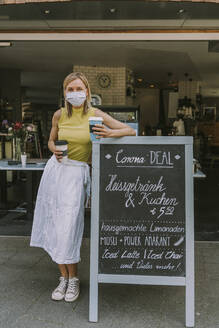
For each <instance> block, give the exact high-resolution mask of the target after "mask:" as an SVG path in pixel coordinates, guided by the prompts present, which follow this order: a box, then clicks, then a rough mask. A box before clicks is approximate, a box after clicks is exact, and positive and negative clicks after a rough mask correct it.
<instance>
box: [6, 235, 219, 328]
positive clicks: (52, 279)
mask: <svg viewBox="0 0 219 328" xmlns="http://www.w3.org/2000/svg"><path fill="white" fill-rule="evenodd" d="M195 254H196V256H195V259H196V279H195V281H196V301H195V304H196V306H195V318H196V326H195V327H196V328H219V311H218V308H219V299H218V295H219V243H208V242H198V243H196V251H195ZM81 258H82V261H81V263H80V265H79V276H80V280H81V294H80V297H79V299H78V300H77V301H76V302H74V303H69V304H68V303H66V302H64V301H61V302H54V301H52V300H51V299H50V297H51V291H52V290H53V288H54V287H55V286H56V284H57V279H58V270H57V267H56V264H54V263H53V262H52V261H51V259H50V258H49V256H48V255H47V253H46V252H44V251H43V250H42V249H39V248H34V247H29V237H0V266H1V270H0V290H1V297H0V328H95V327H96V328H127V327H128V328H143V327H145V328H183V327H184V325H185V288H184V287H175V286H171V287H170V286H144V285H122V284H100V286H99V322H98V323H89V322H88V311H89V303H88V300H89V240H88V239H84V240H83V244H82V251H81Z"/></svg>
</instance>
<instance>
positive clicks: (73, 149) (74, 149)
mask: <svg viewBox="0 0 219 328" xmlns="http://www.w3.org/2000/svg"><path fill="white" fill-rule="evenodd" d="M95 109H96V108H93V107H91V108H90V109H89V110H88V112H87V114H85V115H83V114H82V112H83V106H82V107H80V108H74V109H73V113H72V116H71V117H68V112H67V108H65V107H63V108H61V117H60V119H59V122H58V140H67V141H68V158H70V159H73V160H76V161H82V162H87V161H88V159H89V157H90V154H91V146H92V143H91V141H90V132H89V117H90V116H95Z"/></svg>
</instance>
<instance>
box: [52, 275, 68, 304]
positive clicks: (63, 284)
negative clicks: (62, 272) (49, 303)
mask: <svg viewBox="0 0 219 328" xmlns="http://www.w3.org/2000/svg"><path fill="white" fill-rule="evenodd" d="M59 281H60V283H59V285H58V286H57V287H56V289H55V290H54V291H53V292H52V296H51V298H52V300H54V301H61V300H63V298H64V297H65V291H66V288H67V285H68V279H66V278H65V277H60V278H59Z"/></svg>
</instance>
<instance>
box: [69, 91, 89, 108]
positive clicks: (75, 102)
mask: <svg viewBox="0 0 219 328" xmlns="http://www.w3.org/2000/svg"><path fill="white" fill-rule="evenodd" d="M65 99H66V101H68V102H69V103H70V104H71V105H72V106H75V107H79V106H81V105H82V104H83V103H84V102H85V100H86V92H85V91H72V92H67V93H66V96H65Z"/></svg>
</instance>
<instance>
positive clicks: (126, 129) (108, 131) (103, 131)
mask: <svg viewBox="0 0 219 328" xmlns="http://www.w3.org/2000/svg"><path fill="white" fill-rule="evenodd" d="M95 116H100V117H102V118H103V123H104V125H106V126H107V127H108V128H107V127H105V126H101V125H100V124H97V125H95V127H94V128H93V130H94V134H97V135H98V136H99V137H100V138H115V137H123V136H135V135H136V132H135V130H134V129H133V128H131V127H130V126H128V125H127V124H125V123H122V122H120V121H117V120H116V119H114V118H113V117H111V116H110V115H108V114H106V113H104V112H102V111H101V110H100V109H96V110H95ZM97 138H98V137H97Z"/></svg>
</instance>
